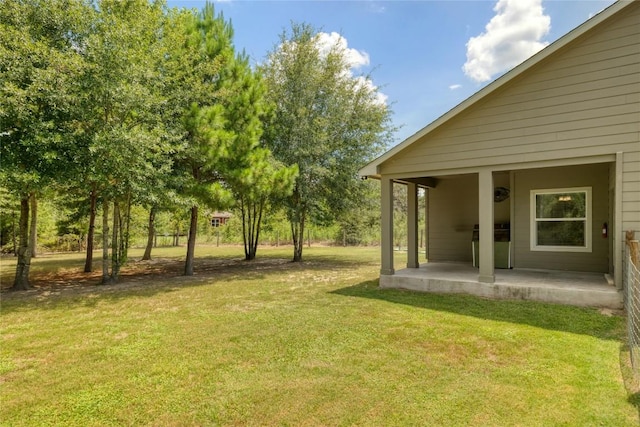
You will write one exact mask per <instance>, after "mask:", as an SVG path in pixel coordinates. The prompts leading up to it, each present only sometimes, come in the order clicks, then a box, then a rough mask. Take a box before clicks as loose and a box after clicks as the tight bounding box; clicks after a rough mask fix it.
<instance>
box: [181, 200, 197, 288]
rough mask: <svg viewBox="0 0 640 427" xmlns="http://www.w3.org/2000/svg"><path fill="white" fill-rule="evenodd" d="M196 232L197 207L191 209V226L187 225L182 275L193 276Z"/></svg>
mask: <svg viewBox="0 0 640 427" xmlns="http://www.w3.org/2000/svg"><path fill="white" fill-rule="evenodd" d="M197 231H198V207H197V206H194V207H192V208H191V224H190V225H189V240H188V242H187V259H186V261H185V263H184V275H185V276H193V258H194V254H195V250H196V233H197Z"/></svg>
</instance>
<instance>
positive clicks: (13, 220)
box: [11, 212, 18, 257]
mask: <svg viewBox="0 0 640 427" xmlns="http://www.w3.org/2000/svg"><path fill="white" fill-rule="evenodd" d="M11 228H12V232H11V234H12V235H11V241H12V242H13V256H15V257H17V256H18V239H17V237H16V213H15V212H13V213H12V214H11Z"/></svg>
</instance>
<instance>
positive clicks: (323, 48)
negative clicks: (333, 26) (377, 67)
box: [316, 31, 369, 69]
mask: <svg viewBox="0 0 640 427" xmlns="http://www.w3.org/2000/svg"><path fill="white" fill-rule="evenodd" d="M316 37H317V42H316V43H317V45H318V48H319V49H320V53H321V54H325V55H326V54H327V53H329V51H330V50H331V49H332V48H335V47H337V48H338V49H341V50H344V52H345V55H346V58H347V61H348V63H349V65H350V66H351V68H353V69H358V68H361V67H363V66H365V65H369V54H368V53H367V52H365V51H362V50H357V49H352V48H349V47H348V43H347V39H345V38H344V37H342V36H341V35H340V34H338V33H336V32H335V31H334V32H332V33H331V34H328V33H318V34H317V35H316Z"/></svg>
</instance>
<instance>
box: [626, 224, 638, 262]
mask: <svg viewBox="0 0 640 427" xmlns="http://www.w3.org/2000/svg"><path fill="white" fill-rule="evenodd" d="M635 234H636V233H635V232H634V231H630V230H629V231H627V232H626V233H625V237H626V239H625V240H626V242H627V246H629V255H630V256H631V262H632V263H633V265H635V266H636V268H640V249H639V248H638V241H637V240H636V239H635Z"/></svg>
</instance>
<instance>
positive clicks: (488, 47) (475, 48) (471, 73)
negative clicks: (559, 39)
mask: <svg viewBox="0 0 640 427" xmlns="http://www.w3.org/2000/svg"><path fill="white" fill-rule="evenodd" d="M493 10H494V11H495V12H496V15H495V16H494V17H493V18H491V21H489V23H488V24H487V25H486V27H485V31H484V32H483V33H481V34H480V35H478V36H476V37H471V38H470V39H469V41H468V42H467V62H466V63H465V64H464V66H463V67H462V69H463V71H464V73H465V74H466V75H467V76H468V77H470V78H471V79H473V80H475V81H476V82H485V81H487V80H490V79H491V78H492V76H494V75H495V74H498V73H501V72H504V71H507V70H509V69H511V68H513V67H515V66H516V65H518V64H520V63H521V62H522V61H524V60H525V59H527V58H529V57H530V56H532V55H533V54H535V53H536V52H538V51H540V50H541V49H542V48H544V47H545V46H546V45H547V44H548V43H547V42H542V41H540V40H541V39H542V38H543V37H544V36H545V35H547V34H548V33H549V30H550V29H551V18H550V17H549V16H548V15H545V14H544V10H543V8H542V0H498V2H497V3H496V5H495V7H494V8H493Z"/></svg>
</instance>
